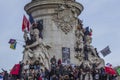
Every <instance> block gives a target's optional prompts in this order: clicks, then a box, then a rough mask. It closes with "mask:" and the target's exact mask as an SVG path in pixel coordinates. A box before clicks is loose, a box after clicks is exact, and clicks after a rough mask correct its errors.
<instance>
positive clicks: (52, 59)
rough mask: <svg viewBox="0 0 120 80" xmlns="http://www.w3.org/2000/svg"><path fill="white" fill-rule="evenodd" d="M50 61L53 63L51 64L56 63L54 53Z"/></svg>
mask: <svg viewBox="0 0 120 80" xmlns="http://www.w3.org/2000/svg"><path fill="white" fill-rule="evenodd" d="M50 62H51V64H52V63H53V64H56V57H55V55H54V56H53V57H52V58H51V60H50Z"/></svg>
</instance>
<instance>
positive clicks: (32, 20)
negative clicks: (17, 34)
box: [29, 14, 35, 24]
mask: <svg viewBox="0 0 120 80" xmlns="http://www.w3.org/2000/svg"><path fill="white" fill-rule="evenodd" d="M29 21H30V23H31V24H33V23H35V21H34V19H33V17H32V15H31V14H29Z"/></svg>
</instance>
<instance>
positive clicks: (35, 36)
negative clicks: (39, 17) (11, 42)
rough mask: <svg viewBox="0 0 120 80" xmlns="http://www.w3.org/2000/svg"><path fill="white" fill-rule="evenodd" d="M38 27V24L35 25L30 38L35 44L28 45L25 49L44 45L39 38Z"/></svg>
mask: <svg viewBox="0 0 120 80" xmlns="http://www.w3.org/2000/svg"><path fill="white" fill-rule="evenodd" d="M37 27H38V26H37V23H35V24H33V26H32V29H31V31H30V37H31V40H32V41H33V43H32V44H31V45H27V46H26V47H25V48H31V47H35V46H37V45H39V44H41V43H42V39H41V38H40V37H39V33H40V32H39V30H38V28H37Z"/></svg>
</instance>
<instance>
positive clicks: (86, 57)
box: [84, 45, 89, 60]
mask: <svg viewBox="0 0 120 80" xmlns="http://www.w3.org/2000/svg"><path fill="white" fill-rule="evenodd" d="M88 52H89V49H88V46H87V45H85V46H84V59H85V60H88Z"/></svg>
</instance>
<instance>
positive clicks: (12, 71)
mask: <svg viewBox="0 0 120 80" xmlns="http://www.w3.org/2000/svg"><path fill="white" fill-rule="evenodd" d="M19 71H20V64H15V65H14V67H13V68H12V70H11V71H10V74H12V75H18V74H19Z"/></svg>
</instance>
